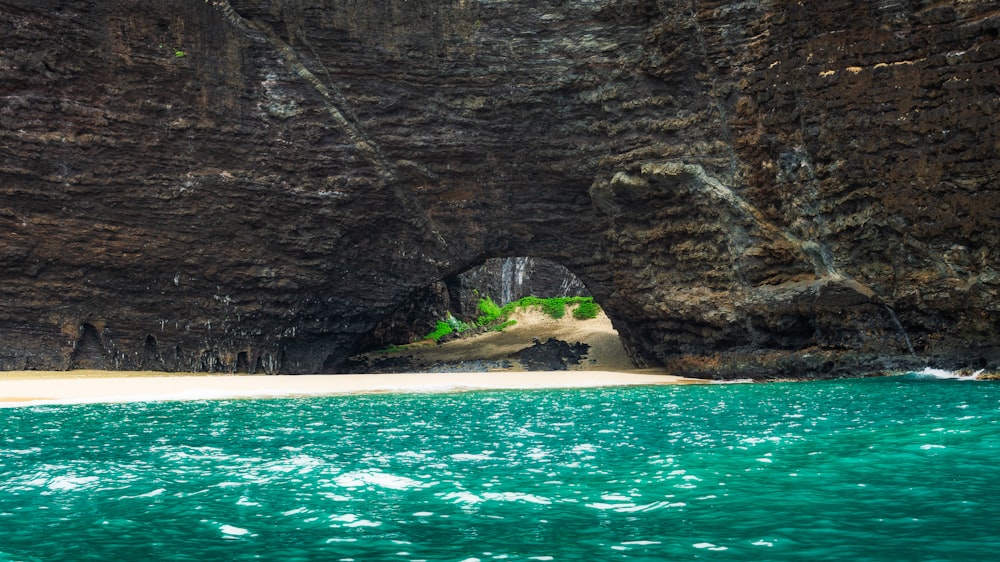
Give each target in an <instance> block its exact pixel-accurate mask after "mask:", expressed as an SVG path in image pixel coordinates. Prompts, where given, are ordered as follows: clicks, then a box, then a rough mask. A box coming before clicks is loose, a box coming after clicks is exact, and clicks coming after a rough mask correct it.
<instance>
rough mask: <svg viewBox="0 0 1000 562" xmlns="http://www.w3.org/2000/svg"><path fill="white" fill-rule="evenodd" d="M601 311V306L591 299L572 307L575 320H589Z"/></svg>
mask: <svg viewBox="0 0 1000 562" xmlns="http://www.w3.org/2000/svg"><path fill="white" fill-rule="evenodd" d="M600 312H601V307H600V306H599V305H598V304H597V303H596V302H594V301H593V300H589V301H584V302H581V303H580V304H579V305H577V307H576V308H575V309H573V318H576V319H577V320H591V319H593V318H597V315H598V314H599V313H600Z"/></svg>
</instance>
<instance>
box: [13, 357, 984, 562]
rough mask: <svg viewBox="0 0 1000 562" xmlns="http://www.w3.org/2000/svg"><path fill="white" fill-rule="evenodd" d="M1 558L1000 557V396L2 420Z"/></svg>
mask: <svg viewBox="0 0 1000 562" xmlns="http://www.w3.org/2000/svg"><path fill="white" fill-rule="evenodd" d="M0 428H2V441H0V560H3V561H8V560H19V561H20V560H31V561H34V560H39V561H61V560H73V561H77V560H255V559H260V560H283V561H291V560H342V561H350V560H355V561H371V560H393V561H395V560H398V561H407V560H410V561H412V560H435V561H436V560H447V561H456V562H457V561H474V560H479V561H483V562H485V561H490V560H566V561H582V560H694V559H702V560H775V561H778V560H852V561H858V560H892V561H903V560H905V561H911V560H956V561H957V560H961V561H975V560H996V559H997V556H998V553H1000V471H998V465H1000V383H994V382H969V381H958V380H941V379H938V378H934V377H923V376H916V375H908V376H903V377H892V378H880V379H863V380H841V381H827V382H815V383H795V384H766V385H750V384H745V385H705V386H655V387H629V388H607V389H588V390H571V391H566V390H549V391H500V392H498V391H489V392H470V393H456V394H433V395H432V394H415V395H414V394H410V395H403V394H400V395H393V394H386V395H368V396H345V397H326V398H306V399H269V400H221V401H219V400H217V401H189V402H151V403H130V404H96V405H95V404H88V405H63V406H52V405H48V406H24V407H14V408H4V409H0Z"/></svg>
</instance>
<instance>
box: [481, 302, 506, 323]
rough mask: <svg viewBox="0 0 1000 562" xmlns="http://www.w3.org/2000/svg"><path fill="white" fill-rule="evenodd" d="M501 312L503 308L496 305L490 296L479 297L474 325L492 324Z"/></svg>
mask: <svg viewBox="0 0 1000 562" xmlns="http://www.w3.org/2000/svg"><path fill="white" fill-rule="evenodd" d="M502 314H503V309H501V308H500V307H499V306H497V303H495V302H493V299H491V298H490V297H483V298H481V299H479V317H478V318H476V326H486V325H488V324H492V323H493V322H495V321H496V320H497V319H499V318H500V316H501V315H502Z"/></svg>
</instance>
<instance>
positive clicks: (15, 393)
mask: <svg viewBox="0 0 1000 562" xmlns="http://www.w3.org/2000/svg"><path fill="white" fill-rule="evenodd" d="M707 382H708V381H704V380H700V379H690V378H686V377H679V376H674V375H666V374H658V373H639V372H632V373H629V372H620V371H518V372H502V371H491V372H464V373H394V374H354V375H350V374H348V375H200V374H196V373H166V372H164V373H162V374H161V373H158V372H140V373H137V374H135V375H132V376H129V375H127V374H123V373H122V372H119V371H10V372H4V373H0V407H17V406H34V405H48V404H88V403H118V402H159V401H176V400H225V399H252V398H299V397H316V396H337V395H353V394H388V393H399V394H412V393H449V392H467V391H476V390H540V389H563V388H565V389H568V388H598V387H606V386H635V385H677V384H705V383H707Z"/></svg>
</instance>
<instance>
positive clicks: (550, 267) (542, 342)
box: [345, 256, 635, 372]
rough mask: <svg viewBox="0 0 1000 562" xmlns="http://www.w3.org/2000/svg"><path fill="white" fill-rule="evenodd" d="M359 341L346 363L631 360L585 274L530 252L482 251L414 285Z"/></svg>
mask: <svg viewBox="0 0 1000 562" xmlns="http://www.w3.org/2000/svg"><path fill="white" fill-rule="evenodd" d="M536 348H537V349H536ZM360 349H361V353H359V354H357V355H356V356H355V357H354V358H353V359H352V361H351V362H350V363H349V364H348V365H347V366H346V371H345V372H360V371H363V370H370V371H374V372H389V371H400V370H420V371H426V370H430V371H434V370H449V369H471V370H494V369H503V368H515V369H519V368H524V369H526V370H542V369H545V370H551V369H556V370H560V369H567V368H578V369H583V368H588V367H591V368H601V369H633V368H635V364H634V363H633V361H632V359H631V358H630V357H629V356H628V354H627V352H626V351H625V347H624V346H623V344H622V341H621V337H620V336H619V334H618V332H617V331H616V330H615V328H614V327H613V326H612V323H611V320H610V319H609V318H608V316H607V315H606V314H604V312H603V310H602V309H601V307H600V304H599V303H596V302H594V299H593V296H592V295H591V293H590V291H589V290H588V289H587V286H586V285H585V284H584V282H583V281H582V280H581V279H580V278H578V277H577V276H576V275H575V274H574V273H573V272H571V271H570V270H569V269H568V268H566V267H564V266H563V265H561V264H559V263H557V262H555V261H551V260H548V259H543V258H536V257H530V256H511V257H500V258H490V259H486V260H484V261H483V262H481V263H479V264H477V265H474V266H472V267H470V268H468V269H466V270H464V271H462V272H460V273H458V274H455V275H452V276H449V277H446V278H444V279H441V280H438V281H436V282H434V283H431V284H430V285H428V286H426V287H422V288H420V289H418V290H416V291H414V292H412V293H411V294H410V296H409V298H407V299H406V301H405V302H403V303H402V304H401V305H400V306H399V307H397V308H396V310H394V311H393V312H392V313H391V314H390V315H388V316H387V317H386V318H384V319H382V320H381V321H380V322H379V323H378V324H377V325H376V327H375V328H374V329H373V330H372V331H371V332H370V333H369V334H368V336H367V338H366V339H365V340H364V341H363V342H362V345H361V346H360ZM598 355H600V358H598V357H597V356H598ZM535 356H538V357H542V359H536V358H535ZM414 358H416V359H414ZM420 361H422V362H420ZM602 361H603V362H602ZM605 363H607V364H605Z"/></svg>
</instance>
